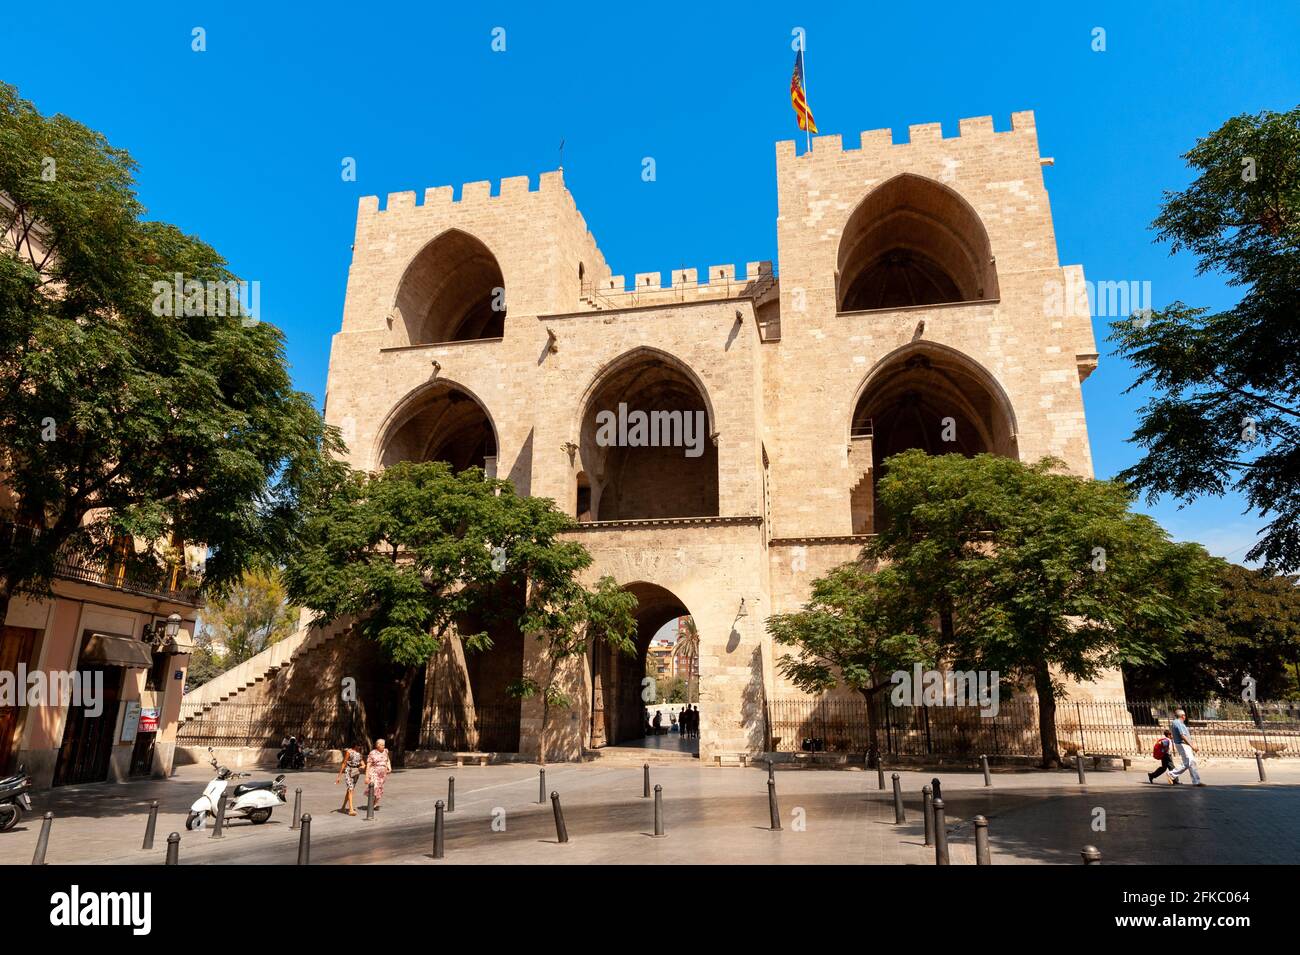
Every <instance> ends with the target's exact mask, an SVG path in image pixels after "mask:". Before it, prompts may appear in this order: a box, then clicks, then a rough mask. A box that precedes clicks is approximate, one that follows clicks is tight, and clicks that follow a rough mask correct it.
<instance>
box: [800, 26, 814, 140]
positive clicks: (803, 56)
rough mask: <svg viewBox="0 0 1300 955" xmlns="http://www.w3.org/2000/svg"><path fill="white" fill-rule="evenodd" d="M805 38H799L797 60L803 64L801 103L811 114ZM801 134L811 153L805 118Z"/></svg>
mask: <svg viewBox="0 0 1300 955" xmlns="http://www.w3.org/2000/svg"><path fill="white" fill-rule="evenodd" d="M806 36H807V34H805V35H804V37H800V38H799V46H801V47H802V49H801V50H800V51H799V59H800V60H801V61H802V63H803V101H804V104H805V105H806V106H807V107H808V111H809V112H812V98H811V97H810V96H809V95H808V42H807V40H806V39H805V37H806ZM803 134H804V137H805V139H806V140H807V144H808V152H812V130H810V129H809V128H808V120H807V119H806V118H805V120H804V124H803Z"/></svg>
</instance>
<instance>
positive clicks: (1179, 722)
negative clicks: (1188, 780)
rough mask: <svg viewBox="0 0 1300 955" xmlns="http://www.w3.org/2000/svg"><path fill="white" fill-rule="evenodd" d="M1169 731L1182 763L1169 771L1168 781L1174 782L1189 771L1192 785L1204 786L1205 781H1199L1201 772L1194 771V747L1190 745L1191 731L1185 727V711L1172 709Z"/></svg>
mask: <svg viewBox="0 0 1300 955" xmlns="http://www.w3.org/2000/svg"><path fill="white" fill-rule="evenodd" d="M1169 731H1170V735H1171V736H1172V738H1173V741H1174V748H1175V749H1176V750H1178V755H1179V756H1181V757H1182V760H1183V765H1181V766H1179V767H1178V768H1177V769H1171V770H1170V771H1169V781H1170V782H1171V783H1176V782H1178V777H1179V776H1181V775H1182V774H1183V773H1186V772H1189V771H1190V772H1191V774H1192V785H1193V786H1204V785H1205V783H1203V782H1201V774H1200V773H1198V772H1197V771H1196V748H1195V747H1194V746H1192V731H1191V730H1189V729H1188V728H1187V713H1186V712H1184V711H1183V710H1175V711H1174V721H1173V722H1172V723H1170V724H1169Z"/></svg>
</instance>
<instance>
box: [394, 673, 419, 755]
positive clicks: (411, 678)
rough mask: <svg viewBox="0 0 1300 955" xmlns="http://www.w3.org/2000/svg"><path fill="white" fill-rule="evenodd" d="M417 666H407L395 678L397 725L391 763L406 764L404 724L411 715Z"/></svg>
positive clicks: (417, 674)
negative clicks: (412, 689) (412, 688)
mask: <svg viewBox="0 0 1300 955" xmlns="http://www.w3.org/2000/svg"><path fill="white" fill-rule="evenodd" d="M419 674H420V668H419V667H418V666H409V667H407V668H406V670H405V672H403V673H402V675H401V676H400V677H399V678H398V679H397V718H396V722H397V725H396V726H395V727H393V745H392V750H393V765H394V766H405V765H406V724H407V721H408V720H409V719H410V717H411V686H412V685H413V684H414V683H415V678H416V677H417V676H419Z"/></svg>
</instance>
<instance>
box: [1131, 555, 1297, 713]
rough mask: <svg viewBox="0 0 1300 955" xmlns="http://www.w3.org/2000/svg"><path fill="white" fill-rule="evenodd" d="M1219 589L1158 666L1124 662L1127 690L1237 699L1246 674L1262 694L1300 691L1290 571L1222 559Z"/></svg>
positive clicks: (1153, 695)
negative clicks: (1281, 572) (1210, 606)
mask: <svg viewBox="0 0 1300 955" xmlns="http://www.w3.org/2000/svg"><path fill="white" fill-rule="evenodd" d="M1219 586H1220V588H1221V590H1222V594H1221V596H1220V598H1219V601H1218V604H1217V605H1216V606H1215V607H1214V609H1213V610H1212V611H1211V612H1203V613H1199V614H1197V615H1196V616H1195V617H1194V618H1193V619H1192V620H1191V621H1190V622H1189V623H1188V625H1187V627H1186V629H1185V630H1184V631H1183V633H1182V634H1181V636H1180V637H1179V639H1178V640H1177V642H1176V643H1175V644H1174V646H1173V647H1172V648H1171V649H1170V650H1169V651H1168V653H1167V654H1166V656H1165V661H1164V663H1163V664H1161V665H1159V666H1144V665H1138V666H1133V667H1126V668H1125V672H1124V683H1125V687H1126V689H1127V691H1128V694H1129V696H1131V697H1135V698H1143V699H1157V698H1172V699H1184V700H1197V699H1212V698H1215V697H1221V698H1223V697H1226V698H1228V699H1237V698H1239V697H1240V694H1241V692H1242V688H1243V687H1242V681H1243V680H1244V678H1245V677H1246V676H1250V677H1252V678H1253V679H1254V680H1255V685H1256V686H1255V688H1256V698H1257V699H1260V700H1276V699H1294V698H1295V697H1296V696H1297V695H1300V587H1297V578H1296V577H1294V576H1280V575H1274V574H1271V573H1269V572H1268V571H1267V570H1250V569H1248V568H1246V567H1240V566H1238V565H1236V564H1224V565H1222V567H1221V568H1220V571H1219Z"/></svg>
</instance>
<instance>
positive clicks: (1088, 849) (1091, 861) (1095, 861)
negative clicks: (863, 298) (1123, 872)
mask: <svg viewBox="0 0 1300 955" xmlns="http://www.w3.org/2000/svg"><path fill="white" fill-rule="evenodd" d="M1079 855H1081V856H1083V864H1084V865H1101V850H1099V849H1098V848H1097V847H1096V846H1084V847H1083V851H1082V852H1080V853H1079Z"/></svg>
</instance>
